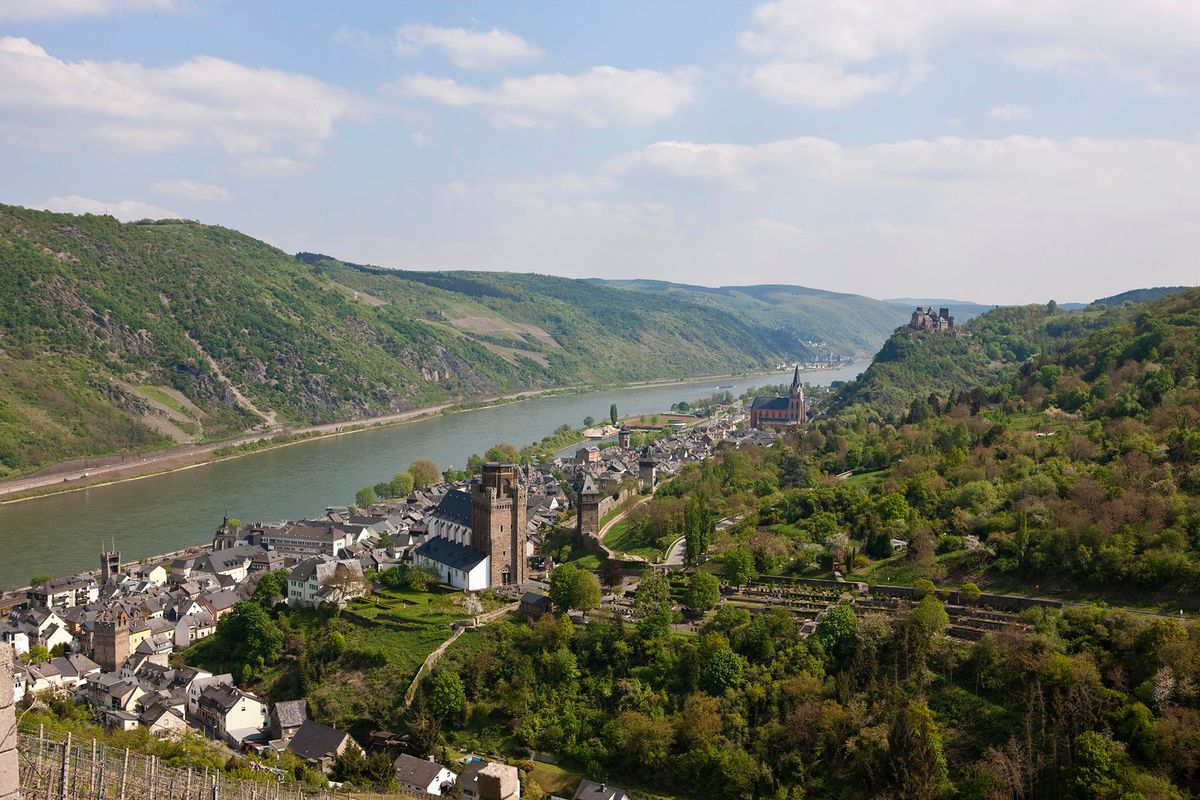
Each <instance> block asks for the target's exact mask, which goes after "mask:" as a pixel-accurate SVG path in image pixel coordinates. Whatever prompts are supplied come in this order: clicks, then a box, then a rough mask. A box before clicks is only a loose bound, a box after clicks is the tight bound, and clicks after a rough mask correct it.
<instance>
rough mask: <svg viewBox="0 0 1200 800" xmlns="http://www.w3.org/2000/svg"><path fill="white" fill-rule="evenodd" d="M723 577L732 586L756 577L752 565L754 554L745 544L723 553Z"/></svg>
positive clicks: (756, 571)
mask: <svg viewBox="0 0 1200 800" xmlns="http://www.w3.org/2000/svg"><path fill="white" fill-rule="evenodd" d="M724 561H725V579H726V580H728V581H729V582H730V583H731V584H733V585H734V586H742V585H743V584H746V583H749V582H750V581H752V580H754V579H755V578H757V577H758V570H756V569H755V567H754V554H753V553H751V552H750V550H749V548H747V547H746V546H745V545H738V546H737V547H735V548H733V549H732V550H729V551H728V552H727V553H725V558H724Z"/></svg>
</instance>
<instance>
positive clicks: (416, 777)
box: [392, 753, 454, 796]
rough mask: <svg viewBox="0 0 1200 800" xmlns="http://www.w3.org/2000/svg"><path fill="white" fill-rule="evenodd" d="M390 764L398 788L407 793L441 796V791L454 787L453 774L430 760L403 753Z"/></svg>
mask: <svg viewBox="0 0 1200 800" xmlns="http://www.w3.org/2000/svg"><path fill="white" fill-rule="evenodd" d="M392 763H393V764H395V766H396V780H397V781H398V782H399V783H400V788H401V789H404V790H405V791H407V792H421V793H424V794H431V795H435V796H441V794H442V791H443V789H448V788H449V787H451V786H453V785H454V773H453V772H451V771H450V770H448V769H446V768H445V767H443V766H442V765H441V764H439V763H437V762H436V761H433V760H432V759H431V760H429V761H426V760H425V759H423V758H417V757H416V756H410V755H408V754H407V753H405V754H403V755H401V756H399V757H398V758H397V759H396V760H395V761H394V762H392Z"/></svg>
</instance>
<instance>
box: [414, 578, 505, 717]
mask: <svg viewBox="0 0 1200 800" xmlns="http://www.w3.org/2000/svg"><path fill="white" fill-rule="evenodd" d="M520 605H521V602H520V601H519V600H518V601H517V602H515V603H509V604H508V605H506V606H503V607H502V608H497V609H496V610H495V611H489V612H487V613H486V614H480V615H479V616H477V617H475V626H476V627H478V626H480V625H484V624H486V623H488V622H491V621H492V620H494V619H496V618H497V617H502V616H504V615H505V614H507V613H509V612H510V611H516V610H517V609H518V608H519V607H520ZM466 630H469V628H468V627H467V626H465V625H464V626H463V627H461V628H458V629H456V630H455V631H454V633H452V634H450V638H449V639H447V640H446V641H444V642H442V643H441V644H439V645H438V646H437V647H436V648H435V649H434V651H433V652H432V653H430V654H429V655H427V656H425V661H424V662H423V663H422V664H421V668H420V669H419V670H417V674H416V675H414V676H413V679H412V683H410V684H409V685H408V690H407V691H405V692H404V707H405V708H408V707H409V706H411V705H412V701H413V698H414V697H415V696H416V694H417V685H418V684H419V683H420V682H421V676H423V675H426V674H428V672H429V671H430V670H432V669H433V665H434V664H436V663H437V662H438V660H439V659H440V658H441V657H442V655H443V654H444V653H445V652H446V650H447V649H448V648H449V647H450V645H452V644H454V643H455V642H456V641H458V637H460V636H462V635H463V631H466Z"/></svg>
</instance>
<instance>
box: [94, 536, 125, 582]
mask: <svg viewBox="0 0 1200 800" xmlns="http://www.w3.org/2000/svg"><path fill="white" fill-rule="evenodd" d="M120 574H121V554H120V553H119V552H117V548H116V547H115V546H114V547H113V549H112V550H104V551H102V552H101V553H100V581H99V583H100V585H101V586H103V585H104V584H106V583H108V580H109V578H112V577H113V576H116V575H120Z"/></svg>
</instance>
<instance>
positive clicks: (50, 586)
mask: <svg viewBox="0 0 1200 800" xmlns="http://www.w3.org/2000/svg"><path fill="white" fill-rule="evenodd" d="M25 596H26V597H28V598H29V603H30V605H34V606H40V607H41V608H70V607H71V606H85V605H87V604H88V603H94V602H96V600H98V599H99V597H100V587H99V586H98V585H97V584H96V579H95V578H93V577H92V576H91V575H76V576H74V577H70V578H55V579H54V580H50V581H46V582H45V583H42V584H40V585H38V586H34V587H33V588H32V589H30V590H29V591H28V592H26V593H25Z"/></svg>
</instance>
